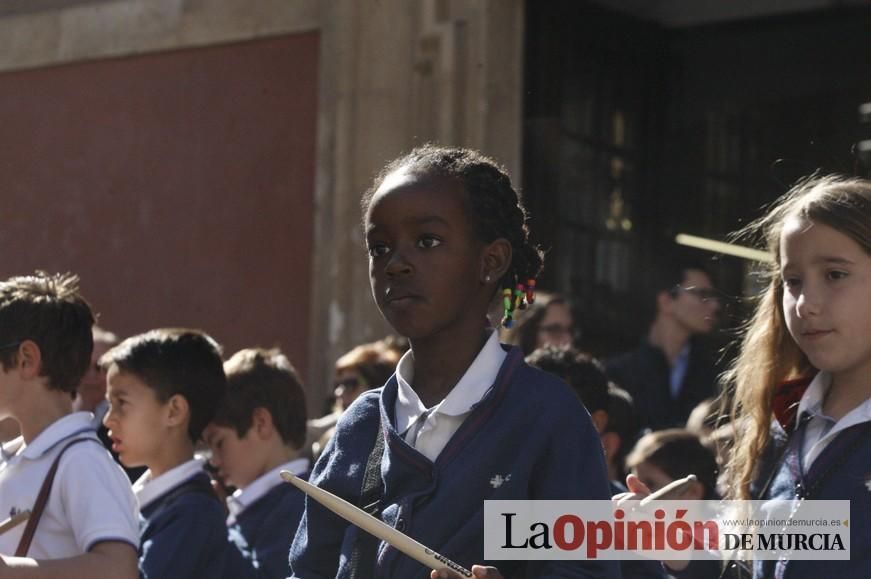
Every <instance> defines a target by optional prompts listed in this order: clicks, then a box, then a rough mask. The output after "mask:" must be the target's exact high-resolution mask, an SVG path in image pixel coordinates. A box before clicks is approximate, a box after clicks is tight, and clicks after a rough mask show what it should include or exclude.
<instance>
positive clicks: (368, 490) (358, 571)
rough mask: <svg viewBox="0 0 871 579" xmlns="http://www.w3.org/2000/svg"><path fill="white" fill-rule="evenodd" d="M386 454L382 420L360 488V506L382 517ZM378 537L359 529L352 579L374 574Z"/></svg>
mask: <svg viewBox="0 0 871 579" xmlns="http://www.w3.org/2000/svg"><path fill="white" fill-rule="evenodd" d="M383 456H384V428H383V425H382V424H381V420H380V419H379V421H378V428H377V432H376V433H375V446H374V447H373V448H372V453H371V454H370V455H369V460H368V461H367V462H366V470H365V471H364V473H363V484H362V487H361V489H360V502H359V504H358V506H359V507H360V508H361V509H363V510H364V511H366V512H367V513H369V514H370V515H372V516H373V517H380V515H381V498H382V496H383V494H384V487H383V485H382V483H381V458H382V457H383ZM378 543H379V541H378V539H377V538H375V537H373V536H372V535H370V534H369V533H367V532H365V531H363V530H362V529H358V531H357V542H356V544H355V545H354V550H353V551H352V552H351V559H350V564H349V566H350V570H351V579H368V578H369V577H371V576H372V571H373V569H374V567H375V555H376V551H377V549H378Z"/></svg>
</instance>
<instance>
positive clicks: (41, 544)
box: [0, 412, 139, 559]
mask: <svg viewBox="0 0 871 579" xmlns="http://www.w3.org/2000/svg"><path fill="white" fill-rule="evenodd" d="M91 420H92V415H91V413H90V412H74V413H72V414H68V415H67V416H64V417H63V418H61V419H60V420H57V421H56V422H54V423H52V424H51V425H49V426H48V427H47V428H46V429H45V430H43V431H42V432H41V433H39V435H37V437H36V438H34V439H33V440H32V441H31V443H30V444H25V443H24V440H23V439H22V438H21V437H18V438H16V439H14V440H12V441H10V442H8V443H7V444H5V445H4V449H3V450H4V453H3V458H0V518H2V519H6V518H7V517H9V516H11V515H13V514H15V513H18V512H20V511H23V510H28V509H30V510H32V509H33V506H34V504H35V503H36V496H37V495H38V494H39V489H40V488H41V487H42V483H43V481H44V480H45V475H46V474H47V473H48V470H49V468H51V464H52V462H54V459H55V457H56V456H57V454H58V452H60V449H61V448H63V447H64V446H65V444H66V443H67V442H69V441H71V440H74V439H76V438H88V439H90V440H93V442H90V441H88V442H80V443H78V444H75V445H73V446H72V447H70V449H69V450H67V451H66V452H65V453H64V455H63V457H62V458H61V460H60V464H59V465H58V469H57V474H56V475H55V479H54V484H53V485H52V488H51V493H50V495H49V498H48V503H47V504H46V507H45V511H43V513H42V518H41V519H40V521H39V526H37V528H36V534H35V535H34V537H33V542H32V543H31V545H30V550H29V551H28V553H27V556H28V557H33V558H34V559H59V558H64V557H74V556H76V555H81V554H83V553H86V552H87V551H88V550H89V549H90V548H91V547H92V546H93V545H95V544H96V543H100V542H103V541H123V542H125V543H130V544H131V545H133V546H134V548H135V547H138V545H139V523H138V517H139V513H138V507H137V505H136V499H135V497H134V496H133V492H132V490H131V489H130V482H129V481H128V480H127V476H126V475H125V474H124V471H123V470H122V469H121V467H120V466H119V465H118V464H116V463H115V461H114V460H112V456H111V455H110V454H109V452H108V451H107V450H106V449H105V448H104V447H103V444H102V443H101V442H100V440H99V439H98V438H97V436H96V433H95V432H94V427H93V425H92V424H91ZM25 525H26V523H22V524H20V525H18V526H17V527H15V528H14V529H12V530H11V531H8V532H6V533H3V534H2V535H0V553H2V554H4V555H12V554H14V553H15V549H16V547H17V546H18V542H19V541H20V540H21V535H22V533H23V532H24V527H25Z"/></svg>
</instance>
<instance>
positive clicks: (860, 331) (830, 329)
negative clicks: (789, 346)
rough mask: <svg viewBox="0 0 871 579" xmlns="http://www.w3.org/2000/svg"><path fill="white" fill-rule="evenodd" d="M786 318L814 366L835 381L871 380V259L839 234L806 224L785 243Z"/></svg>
mask: <svg viewBox="0 0 871 579" xmlns="http://www.w3.org/2000/svg"><path fill="white" fill-rule="evenodd" d="M780 263H781V274H782V279H783V314H784V317H785V318H786V325H787V327H788V328H789V333H790V334H791V335H792V337H793V339H794V340H795V342H796V344H798V347H799V348H801V350H802V351H803V352H804V353H805V354H806V355H807V357H808V359H809V360H810V362H811V364H813V365H814V367H815V368H818V369H820V370H826V371H828V372H831V373H832V374H833V375H834V376H835V377H837V376H838V375H839V374H842V375H845V376H854V377H862V379H863V380H867V377H868V376H869V375H871V307H869V304H871V256H869V255H868V254H867V253H865V251H863V249H862V247H861V246H860V245H859V244H858V243H856V242H855V241H853V240H852V239H850V238H849V237H847V236H846V235H844V234H843V233H840V232H839V231H837V230H835V229H833V228H831V227H829V226H827V225H822V224H820V223H812V222H810V221H807V220H803V219H793V220H790V221H788V222H787V223H786V224H785V226H784V228H783V232H782V234H781V237H780Z"/></svg>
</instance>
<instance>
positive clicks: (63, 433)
mask: <svg viewBox="0 0 871 579" xmlns="http://www.w3.org/2000/svg"><path fill="white" fill-rule="evenodd" d="M93 323H94V317H93V314H92V313H91V309H90V307H89V306H88V304H87V302H85V300H84V299H83V298H82V297H81V295H79V293H78V279H77V278H76V277H75V276H71V275H47V274H44V273H37V274H35V275H33V276H22V277H13V278H10V279H8V280H6V281H4V282H0V418H5V417H13V418H15V420H17V421H18V423H19V424H20V425H21V436H20V437H19V438H17V439H15V440H12V441H10V442H9V443H7V444H6V445H4V446H3V453H2V457H0V518H3V519H5V518H7V517H11V516H14V515H16V514H17V513H20V512H22V511H25V510H30V511H33V512H34V513H35V512H36V511H37V510H38V509H37V508H36V505H37V497H38V495H39V494H40V490H41V489H42V488H48V491H47V492H48V495H47V497H48V498H47V501H46V502H45V507H44V510H43V511H42V513H41V516H39V517H37V516H36V515H35V514H33V515H32V516H31V518H30V520H29V521H28V522H27V523H22V524H20V525H18V526H17V527H15V528H13V529H12V530H9V531H7V532H5V533H3V534H0V553H2V559H0V575H2V576H3V577H64V578H76V577H89V578H90V577H101V578H102V577H119V578H128V577H131V578H132V577H136V576H137V572H136V548H137V546H138V535H139V533H138V526H137V508H136V500H135V498H134V497H133V493H132V492H131V490H130V486H129V483H128V482H127V478H126V476H125V475H124V473H123V471H122V470H121V469H120V467H119V466H118V465H117V464H116V463H115V462H114V461H113V460H112V457H111V456H110V455H109V453H108V452H107V451H106V449H105V448H104V447H103V445H102V444H101V443H100V441H99V439H98V438H97V436H96V434H95V432H94V428H93V425H92V424H91V420H92V415H91V413H89V412H73V410H72V401H73V395H74V394H75V390H76V386H78V383H79V381H80V380H81V378H82V376H83V375H84V373H85V370H86V369H87V367H88V364H89V363H90V357H91V349H92V348H93V341H92V337H91V326H92V325H93ZM53 465H56V467H55V471H54V478H53V482H52V483H51V485H50V487H49V486H48V485H46V484H44V483H45V481H46V479H47V475H48V474H49V472H50V471H51V470H52V468H53ZM34 524H36V526H35V531H34V532H32V533H31V532H30V531H31V529H30V528H29V527H31V526H33V525H34ZM27 535H30V536H31V537H32V539H31V541H30V542H29V543H28V542H27V540H26V539H22V537H26V536H27ZM13 555H18V556H13ZM25 555H26V556H25Z"/></svg>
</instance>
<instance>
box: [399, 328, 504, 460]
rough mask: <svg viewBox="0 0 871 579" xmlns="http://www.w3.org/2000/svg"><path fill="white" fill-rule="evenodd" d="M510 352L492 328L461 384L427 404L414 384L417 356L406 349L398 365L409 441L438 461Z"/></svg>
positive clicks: (403, 427) (404, 428)
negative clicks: (437, 399)
mask: <svg viewBox="0 0 871 579" xmlns="http://www.w3.org/2000/svg"><path fill="white" fill-rule="evenodd" d="M506 356H507V354H506V353H505V350H503V349H502V346H501V345H500V344H499V336H498V333H497V332H492V333H491V334H490V337H489V338H488V339H487V341H486V342H485V343H484V347H483V348H481V351H480V352H478V356H477V357H476V358H475V360H474V361H473V362H472V365H471V366H469V368H468V369H467V370H466V373H465V374H463V377H462V378H460V381H459V382H457V385H456V386H454V387H453V389H452V390H451V391H450V392H449V393H448V395H447V396H445V398H444V400H442V401H441V402H439V403H438V404H436V405H435V406H433V407H432V408H427V407H426V406H424V405H423V402H421V401H420V398H419V397H418V395H417V393H416V392H415V391H414V389H413V388H412V387H411V382H412V380H413V379H414V356H413V355H412V352H411V351H410V350H409V351H408V352H406V353H405V354H404V355H403V356H402V358H401V359H400V360H399V364H398V365H397V366H396V379H397V382H398V383H399V391H398V395H397V397H396V430H397V431H398V432H400V433H402V435H403V436H404V437H405V441H406V442H407V443H408V444H410V445H411V446H413V447H414V448H416V449H417V450H418V451H419V452H420V453H421V454H423V455H424V456H425V457H427V458H428V459H430V460H431V461H433V462H435V460H436V458H438V455H439V454H441V452H442V450H443V449H444V447H445V446H446V445H447V444H448V441H449V440H450V439H451V437H452V436H453V435H454V433H455V432H456V431H457V430H458V429H459V428H460V425H462V424H463V421H464V420H465V419H466V417H467V416H468V415H469V413H471V412H472V409H473V408H474V407H475V405H476V404H478V402H480V401H481V399H482V398H484V395H485V394H487V392H488V391H489V390H490V388H492V387H493V384H494V383H495V382H496V377H497V376H498V375H499V369H500V368H501V367H502V363H503V362H504V361H505V357H506Z"/></svg>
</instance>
